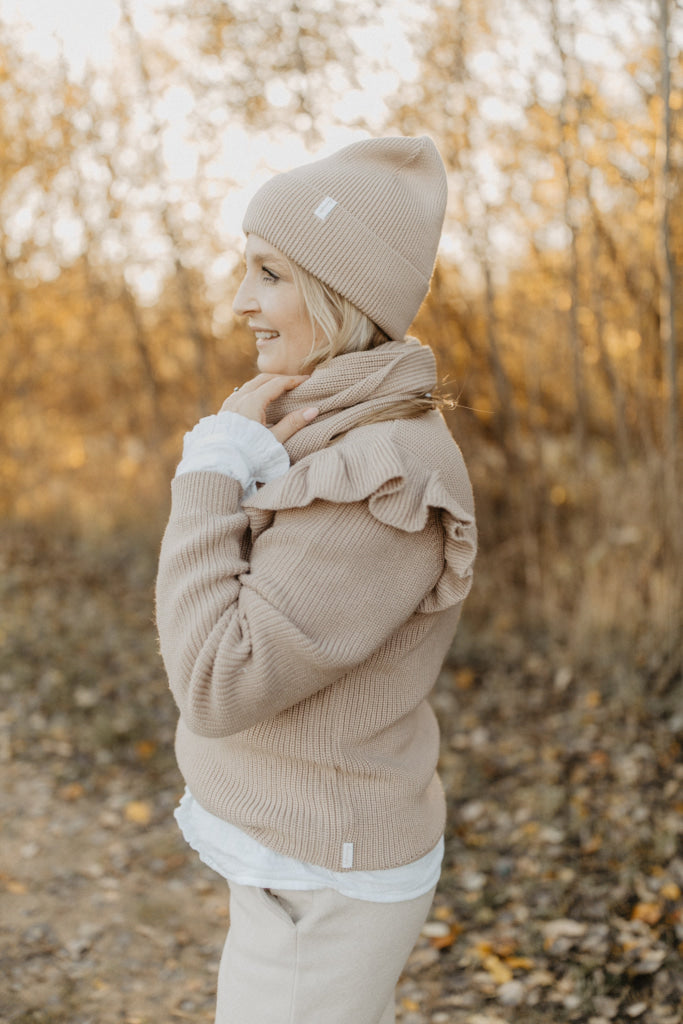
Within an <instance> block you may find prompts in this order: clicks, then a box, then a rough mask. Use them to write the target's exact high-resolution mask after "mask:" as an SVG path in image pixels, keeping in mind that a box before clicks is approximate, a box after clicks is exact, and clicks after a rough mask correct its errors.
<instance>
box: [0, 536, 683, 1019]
mask: <svg viewBox="0 0 683 1024" xmlns="http://www.w3.org/2000/svg"><path fill="white" fill-rule="evenodd" d="M154 555H155V549H154V544H153V543H150V542H144V541H143V540H140V541H139V542H138V543H137V544H135V543H133V542H132V541H131V540H130V538H129V537H127V536H122V537H121V538H120V540H119V541H118V542H117V541H114V540H111V541H108V542H107V544H100V545H99V546H97V545H94V544H93V543H92V542H90V543H86V542H85V541H82V540H78V539H77V538H75V537H73V536H71V537H69V536H68V535H66V534H65V535H63V536H59V537H54V536H53V537H51V538H50V539H49V540H48V539H47V537H46V535H45V533H41V532H40V531H36V530H35V529H33V530H30V529H28V528H24V529H11V530H9V531H7V533H6V534H5V535H4V536H3V539H2V542H1V548H0V593H1V595H2V597H1V614H2V618H1V620H0V634H1V641H2V642H1V653H0V689H1V690H2V704H1V710H0V760H1V763H2V790H1V793H2V795H1V798H0V800H1V803H0V813H1V818H2V820H1V823H0V827H1V828H2V846H1V852H0V858H1V859H0V899H1V902H2V911H1V913H0V1021H2V1022H6V1024H67V1022H68V1024H114V1022H123V1024H160V1022H162V1021H163V1022H169V1024H171V1022H174V1021H178V1022H181V1021H195V1022H197V1024H198V1022H201V1021H208V1022H211V1021H212V1020H213V1001H214V990H215V989H214V986H215V974H216V969H217V965H218V959H219V956H220V950H221V947H222V943H223V940H224V936H225V931H226V927H227V923H228V900H227V892H226V887H225V885H224V883H222V882H221V880H220V879H219V878H217V877H216V876H215V875H214V874H213V873H212V872H211V871H209V870H208V869H207V868H205V867H203V865H202V864H201V863H200V862H199V861H198V860H197V858H196V856H195V855H194V854H193V853H192V852H191V851H190V850H188V849H187V848H186V846H185V845H184V843H183V841H182V839H181V838H180V836H179V834H178V832H177V830H176V826H175V822H174V821H173V817H172V812H173V808H174V806H175V804H176V802H177V799H178V797H179V794H180V792H181V789H182V784H181V780H180V778H179V776H178V774H177V770H176V768H175V764H174V761H173V755H172V737H173V729H174V724H175V709H174V706H173V703H172V700H171V698H170V696H169V694H168V692H167V688H166V683H165V680H164V677H163V672H162V669H161V665H160V662H159V659H158V654H157V648H156V640H155V635H154V629H153V621H152V620H153V607H152V581H153V577H154ZM601 665H602V667H601V668H600V669H599V670H598V669H596V668H595V667H594V666H593V667H591V665H590V664H588V665H586V666H584V667H583V668H581V667H579V666H577V665H576V664H573V663H572V660H571V659H570V658H569V657H568V656H567V654H566V652H563V651H562V650H561V649H559V648H558V647H555V646H554V645H553V644H552V642H550V641H549V640H548V639H547V638H543V637H537V638H535V639H534V640H531V639H527V640H526V641H524V642H522V641H521V639H520V637H519V636H514V637H505V636H501V635H497V636H495V637H485V636H484V634H483V633H482V632H480V633H477V631H473V630H470V631H469V632H468V626H467V621H465V623H464V625H463V631H462V634H461V641H460V643H459V644H458V645H456V647H455V649H454V654H453V658H452V662H451V663H449V664H448V665H447V666H446V667H445V669H444V671H443V673H442V676H441V678H440V680H439V685H438V688H437V691H436V693H435V695H434V706H435V708H436V710H437V713H438V715H439V718H440V721H441V725H442V731H443V747H442V756H441V772H442V776H443V779H444V782H445V785H446V788H447V791H448V793H449V800H450V815H449V829H448V834H447V851H446V861H445V864H444V871H443V877H442V881H441V884H440V887H439V891H438V893H437V897H436V900H435V904H434V907H433V909H432V913H431V915H430V919H429V921H428V923H427V925H426V926H425V928H424V931H423V935H422V936H421V938H420V941H419V943H418V945H417V947H416V949H415V951H414V953H413V955H412V957H411V959H410V962H409V964H408V965H407V968H406V970H405V972H404V975H403V978H402V979H401V983H400V985H399V989H398V993H397V1018H398V1020H399V1021H401V1022H402V1024H427V1022H431V1024H439V1022H440V1024H450V1022H453V1024H504V1022H513V1021H514V1022H522V1024H541V1022H543V1024H555V1022H558V1024H559V1022H565V1021H566V1022H570V1021H579V1022H587V1024H609V1022H612V1021H616V1022H628V1021H640V1022H642V1024H679V1022H681V1021H683V898H682V895H681V892H682V890H683V813H682V812H683V756H682V753H681V745H682V744H683V702H681V686H680V680H676V679H674V680H673V681H672V680H671V679H668V680H667V685H666V686H665V687H663V686H660V685H658V684H657V679H658V668H659V666H658V665H657V664H656V663H647V662H646V663H643V664H640V665H628V664H625V665H622V666H620V665H619V664H613V665H607V666H606V665H605V659H604V657H603V658H602V660H601Z"/></svg>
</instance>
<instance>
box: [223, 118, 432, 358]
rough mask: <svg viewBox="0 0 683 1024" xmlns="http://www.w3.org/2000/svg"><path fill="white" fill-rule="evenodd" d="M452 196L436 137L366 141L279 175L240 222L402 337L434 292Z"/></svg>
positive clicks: (262, 192) (261, 192) (246, 228)
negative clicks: (448, 201)
mask: <svg viewBox="0 0 683 1024" xmlns="http://www.w3.org/2000/svg"><path fill="white" fill-rule="evenodd" d="M446 194H447V191H446V172H445V169H444V166H443V163H442V161H441V157H440V156H439V153H438V151H437V149H436V146H435V145H434V143H433V142H432V141H431V139H429V138H427V137H426V136H421V137H420V138H408V139H406V138H384V139H368V140H365V141H363V142H355V143H353V144H352V145H350V146H346V147H345V148H344V149H341V150H339V151H338V152H337V153H333V154H332V156H328V157H326V158H324V159H323V160H316V161H314V162H313V163H309V164H304V165H303V166H302V167H296V168H295V169H294V170H292V171H288V172H286V173H285V174H278V175H276V176H275V177H274V178H272V179H271V180H270V181H268V182H267V183H266V184H265V185H264V186H263V187H262V188H260V189H259V191H258V192H257V193H256V195H255V196H254V198H253V199H252V200H251V202H250V203H249V206H248V207H247V212H246V214H245V217H244V222H243V225H242V226H243V228H244V231H245V232H246V233H247V234H254V235H258V236H259V237H260V238H264V239H265V240H266V241H267V242H269V243H270V244H271V245H274V246H275V248H276V249H280V251H281V252H283V253H284V254H285V255H286V256H288V257H289V259H291V260H293V262H294V263H298V264H299V266H301V267H303V268H304V269H305V270H308V271H309V272H310V273H311V274H313V275H314V276H315V277H318V278H320V280H321V281H323V282H324V283H325V284H327V285H328V286H329V287H330V288H333V289H334V290H335V291H337V292H339V293H340V294H341V295H343V296H344V297H345V298H347V299H348V300H349V301H350V302H352V303H353V305H354V306H357V307H358V309H360V310H361V311H362V312H363V313H365V315H366V316H368V317H370V319H371V320H372V321H373V322H374V323H376V324H377V325H378V326H379V327H381V328H382V330H383V331H385V332H386V333H387V334H388V335H389V337H390V338H394V339H396V340H400V339H402V338H403V337H404V336H405V333H406V331H407V330H408V328H409V326H410V324H411V323H412V321H413V319H414V317H415V314H416V313H417V311H418V309H419V308H420V305H421V304H422V300H423V299H424V297H425V295H426V294H427V292H428V291H429V281H430V278H431V276H432V270H433V269H434V260H435V258H436V250H437V246H438V244H439V237H440V235H441V226H442V224H443V218H444V213H445V210H446Z"/></svg>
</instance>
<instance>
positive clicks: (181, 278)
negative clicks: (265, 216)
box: [119, 0, 209, 415]
mask: <svg viewBox="0 0 683 1024" xmlns="http://www.w3.org/2000/svg"><path fill="white" fill-rule="evenodd" d="M119 2H120V6H121V18H122V20H123V23H124V24H125V26H126V29H127V31H128V35H129V38H130V42H131V48H132V50H133V52H134V55H135V59H136V62H137V66H138V74H139V76H140V83H141V85H142V89H143V92H144V95H145V99H146V101H147V106H148V110H149V111H150V114H151V112H152V93H151V88H150V78H149V73H148V71H147V67H146V65H145V59H144V54H143V50H142V44H141V42H140V36H139V35H138V32H137V30H136V28H135V25H134V23H133V18H132V15H131V12H130V8H129V4H128V0H119ZM153 136H154V139H155V145H154V147H153V149H152V150H151V158H152V161H153V169H154V173H155V175H156V177H157V179H158V181H160V182H163V181H164V179H165V177H166V169H165V166H164V162H163V159H162V156H161V149H160V136H161V126H160V125H159V124H158V123H157V122H154V124H153ZM159 217H160V219H161V223H162V226H163V228H164V231H165V232H166V235H167V237H168V239H169V241H170V243H171V246H172V249H173V265H174V269H175V276H176V282H177V286H178V298H179V301H180V308H181V310H182V312H183V315H184V318H185V325H186V329H187V333H188V335H189V336H190V338H191V339H192V343H193V346H194V352H195V368H196V374H197V384H198V393H199V411H200V414H201V415H205V414H206V413H207V412H208V407H209V381H208V369H207V358H206V354H207V338H206V336H205V335H204V332H203V330H202V328H201V324H200V320H199V314H198V312H197V309H196V307H195V302H194V297H193V291H192V282H191V277H190V273H189V271H188V268H187V267H186V266H185V264H184V262H183V259H182V243H181V232H180V230H179V228H178V225H177V224H176V219H175V215H174V211H173V210H172V209H171V206H170V204H169V203H168V202H167V201H165V200H162V202H161V204H160V207H159Z"/></svg>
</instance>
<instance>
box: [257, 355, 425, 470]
mask: <svg viewBox="0 0 683 1024" xmlns="http://www.w3.org/2000/svg"><path fill="white" fill-rule="evenodd" d="M435 384H436V364H435V360H434V353H433V352H432V350H431V349H430V348H428V347H427V346H425V345H421V344H420V343H419V341H416V340H415V339H414V338H408V339H407V340H406V341H389V342H387V343H386V344H385V345H380V346H378V347H377V348H373V349H369V350H368V351H366V352H347V353H344V354H342V355H339V356H335V358H334V359H332V360H331V362H329V363H327V364H326V365H324V366H321V367H319V368H318V369H316V370H314V371H313V373H312V374H311V376H310V378H309V379H308V380H307V381H304V383H303V384H300V385H299V387H298V388H296V389H295V390H294V391H290V392H288V393H287V394H285V395H283V396H282V398H280V399H278V400H277V401H276V402H273V403H272V405H271V406H269V421H270V422H271V423H277V422H278V420H280V419H282V417H283V416H285V415H286V414H287V413H289V412H292V411H293V410H295V409H304V408H306V407H307V406H312V405H314V406H317V408H318V409H319V410H320V413H319V415H318V416H317V418H316V419H315V420H313V422H312V423H311V424H309V425H308V426H306V427H304V428H303V429H302V430H299V431H297V433H296V434H294V436H293V437H291V438H290V439H289V441H286V442H285V448H286V449H287V452H288V454H289V458H290V460H291V462H292V464H293V463H295V462H298V461H299V459H302V458H303V457H304V456H305V455H309V454H310V453H311V452H314V451H320V449H322V448H324V447H325V446H326V445H327V444H329V443H330V441H331V440H332V439H333V438H334V437H337V436H338V435H340V434H344V433H346V431H347V430H350V429H351V428H352V427H355V426H358V425H359V424H361V423H363V422H365V421H366V420H370V419H372V417H374V416H376V415H377V414H380V413H381V412H382V411H383V410H385V409H388V408H389V407H390V406H392V405H395V404H396V403H398V402H404V401H409V400H410V399H415V398H422V397H424V396H425V395H426V394H428V393H430V392H431V391H432V390H433V388H434V387H435Z"/></svg>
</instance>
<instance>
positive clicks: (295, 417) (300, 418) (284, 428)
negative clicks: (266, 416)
mask: <svg viewBox="0 0 683 1024" xmlns="http://www.w3.org/2000/svg"><path fill="white" fill-rule="evenodd" d="M319 411H320V410H319V409H316V408H315V407H313V406H311V407H310V408H309V409H297V410H296V412H290V413H288V414H287V416H283V417H282V419H281V420H280V422H279V423H276V424H275V426H274V427H271V428H270V429H271V432H272V433H273V434H274V436H275V437H276V438H277V440H278V441H279V442H280V444H284V442H285V441H288V440H289V438H290V437H291V436H292V434H296V432H297V430H301V428H302V427H305V426H306V424H307V423H310V422H311V420H314V419H315V418H316V416H317V415H318V412H319Z"/></svg>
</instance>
